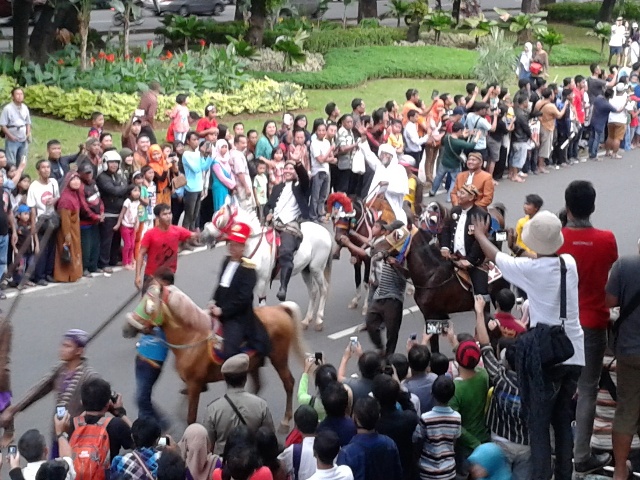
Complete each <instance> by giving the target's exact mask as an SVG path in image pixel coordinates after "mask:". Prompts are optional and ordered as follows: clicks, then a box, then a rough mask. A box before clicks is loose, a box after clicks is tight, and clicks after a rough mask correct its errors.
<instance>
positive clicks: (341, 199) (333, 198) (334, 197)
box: [327, 192, 353, 213]
mask: <svg viewBox="0 0 640 480" xmlns="http://www.w3.org/2000/svg"><path fill="white" fill-rule="evenodd" d="M336 203H339V204H340V205H342V210H344V213H351V212H353V203H352V202H351V199H350V198H349V196H348V195H347V194H346V193H343V192H333V193H332V194H331V195H329V198H327V210H332V209H333V205H334V204H336Z"/></svg>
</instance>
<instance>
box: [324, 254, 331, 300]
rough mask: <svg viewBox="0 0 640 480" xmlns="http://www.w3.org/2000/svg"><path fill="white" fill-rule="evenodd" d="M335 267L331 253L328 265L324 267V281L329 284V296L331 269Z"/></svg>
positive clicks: (328, 257)
mask: <svg viewBox="0 0 640 480" xmlns="http://www.w3.org/2000/svg"><path fill="white" fill-rule="evenodd" d="M332 265H333V257H332V256H331V252H329V255H328V256H327V263H326V264H325V266H324V281H325V282H327V294H328V293H329V285H331V267H332Z"/></svg>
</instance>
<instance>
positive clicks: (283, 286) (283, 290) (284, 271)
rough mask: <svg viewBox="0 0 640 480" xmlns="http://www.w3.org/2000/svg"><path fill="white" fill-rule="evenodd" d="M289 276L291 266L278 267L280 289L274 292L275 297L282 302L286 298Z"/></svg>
mask: <svg viewBox="0 0 640 480" xmlns="http://www.w3.org/2000/svg"><path fill="white" fill-rule="evenodd" d="M290 278H291V268H287V267H282V268H280V290H278V293H277V294H276V297H277V298H278V300H280V301H281V302H284V301H285V300H286V298H287V287H288V286H289V279H290Z"/></svg>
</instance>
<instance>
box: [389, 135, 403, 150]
mask: <svg viewBox="0 0 640 480" xmlns="http://www.w3.org/2000/svg"><path fill="white" fill-rule="evenodd" d="M387 143H388V144H389V145H391V146H392V147H393V148H394V149H395V150H396V152H400V153H402V152H404V140H403V139H402V134H401V133H399V134H398V135H394V134H393V133H392V134H391V135H389V138H388V139H387Z"/></svg>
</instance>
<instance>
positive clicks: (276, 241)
mask: <svg viewBox="0 0 640 480" xmlns="http://www.w3.org/2000/svg"><path fill="white" fill-rule="evenodd" d="M264 237H265V239H266V240H267V243H268V244H269V245H271V246H272V247H273V246H275V247H276V248H278V247H279V246H280V235H279V234H278V232H277V230H276V229H275V228H269V229H268V230H267V231H266V232H265V234H264Z"/></svg>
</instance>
